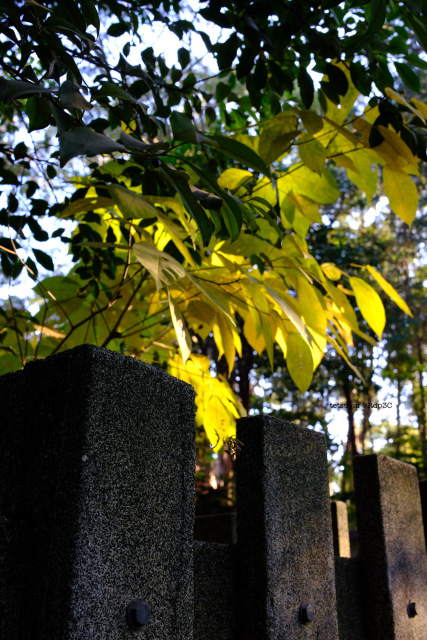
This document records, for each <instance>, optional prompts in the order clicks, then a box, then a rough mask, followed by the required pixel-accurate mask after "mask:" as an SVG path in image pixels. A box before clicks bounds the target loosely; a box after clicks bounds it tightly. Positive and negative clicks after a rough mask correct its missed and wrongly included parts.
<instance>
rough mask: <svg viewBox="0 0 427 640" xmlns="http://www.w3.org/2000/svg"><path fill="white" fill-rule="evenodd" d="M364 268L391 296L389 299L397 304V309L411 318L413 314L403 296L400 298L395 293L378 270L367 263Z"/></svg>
mask: <svg viewBox="0 0 427 640" xmlns="http://www.w3.org/2000/svg"><path fill="white" fill-rule="evenodd" d="M366 268H367V270H368V271H369V273H370V274H371V275H372V276H373V277H374V278H375V280H376V281H377V282H378V284H379V285H380V287H382V288H383V290H384V291H385V292H386V294H387V295H388V297H389V298H391V300H393V302H395V303H396V304H397V306H398V307H399V309H402V311H404V312H405V313H407V314H408V316H411V318H413V315H412V313H411V310H410V308H409V307H408V305H407V304H406V302H405V301H404V300H403V298H401V297H400V295H399V294H398V293H397V291H396V289H395V288H394V287H392V285H391V284H390V283H389V282H387V280H386V279H385V278H383V276H382V275H381V274H380V273H378V271H377V270H376V269H374V267H371V266H370V265H369V264H368V265H367V267H366Z"/></svg>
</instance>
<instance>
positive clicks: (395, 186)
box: [383, 167, 418, 226]
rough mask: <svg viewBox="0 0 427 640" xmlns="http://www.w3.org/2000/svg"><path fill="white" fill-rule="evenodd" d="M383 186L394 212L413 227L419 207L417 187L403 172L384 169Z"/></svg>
mask: <svg viewBox="0 0 427 640" xmlns="http://www.w3.org/2000/svg"><path fill="white" fill-rule="evenodd" d="M383 185H384V193H385V194H386V196H387V198H388V200H389V202H390V207H391V209H392V211H394V213H395V214H396V215H398V216H399V218H400V219H401V220H403V221H404V222H406V224H407V225H408V226H411V224H412V222H413V220H414V218H415V214H416V212H417V206H418V192H417V187H416V186H415V184H414V182H413V181H412V179H411V177H410V176H408V175H407V174H406V173H404V172H403V171H398V170H394V169H391V168H390V167H384V169H383Z"/></svg>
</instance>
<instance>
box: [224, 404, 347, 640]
mask: <svg viewBox="0 0 427 640" xmlns="http://www.w3.org/2000/svg"><path fill="white" fill-rule="evenodd" d="M237 438H238V439H239V440H241V442H242V443H243V445H244V446H243V448H242V452H241V453H240V455H239V456H238V457H237V460H236V471H237V541H238V543H237V546H238V554H239V555H238V557H239V565H238V567H239V590H238V596H239V625H238V630H239V640H338V627H337V614H336V600H335V569H334V555H333V542H332V525H331V508H330V500H329V485H328V465H327V458H326V441H325V438H324V436H323V435H322V434H320V433H316V432H315V431H312V430H310V429H306V428H304V427H300V426H296V425H294V424H291V423H289V422H284V421H282V420H278V419H275V418H273V417H270V416H256V417H253V418H243V419H241V420H239V421H238V425H237ZM304 604H311V605H312V606H314V607H315V609H316V614H315V617H314V620H312V621H311V622H308V623H306V624H304V623H303V622H301V621H300V619H299V608H300V606H301V605H304Z"/></svg>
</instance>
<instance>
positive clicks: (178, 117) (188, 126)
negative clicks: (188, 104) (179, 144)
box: [171, 111, 207, 144]
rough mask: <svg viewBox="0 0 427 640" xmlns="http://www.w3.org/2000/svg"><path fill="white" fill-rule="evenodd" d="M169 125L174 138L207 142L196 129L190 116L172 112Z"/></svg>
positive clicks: (191, 141) (193, 141) (192, 141)
mask: <svg viewBox="0 0 427 640" xmlns="http://www.w3.org/2000/svg"><path fill="white" fill-rule="evenodd" d="M171 126H172V133H173V137H174V140H182V141H183V142H190V143H193V144H195V143H201V142H207V138H206V137H205V136H203V135H202V134H200V133H198V132H197V131H196V127H195V126H194V124H193V123H192V122H191V120H190V118H188V117H187V116H186V115H184V114H183V113H179V112H178V111H173V112H172V115H171Z"/></svg>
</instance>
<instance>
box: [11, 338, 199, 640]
mask: <svg viewBox="0 0 427 640" xmlns="http://www.w3.org/2000/svg"><path fill="white" fill-rule="evenodd" d="M0 398H1V407H2V433H1V445H0V515H1V521H0V524H1V529H0V603H1V605H0V607H1V611H0V638H2V640H125V639H126V638H129V639H131V638H141V639H144V640H154V639H155V640H191V638H192V628H193V596H192V594H193V568H192V556H193V526H194V463H195V460H194V392H193V389H192V388H191V387H190V386H188V385H187V384H185V383H183V382H180V381H178V380H176V379H174V378H172V377H171V376H169V375H167V374H166V373H164V372H162V371H160V370H158V369H155V368H153V367H150V366H148V365H146V364H143V363H142V362H139V361H138V360H136V359H134V358H130V357H124V356H121V355H119V354H117V353H114V352H112V351H108V350H106V349H102V348H98V347H94V346H91V345H83V346H81V347H77V348H75V349H72V350H70V351H66V352H64V353H61V354H59V355H56V356H53V357H51V358H47V359H45V360H40V361H36V362H33V363H30V364H28V365H27V366H26V367H25V369H24V370H23V371H19V372H17V373H13V374H8V375H6V376H3V377H2V378H1V379H0ZM133 598H142V599H144V600H145V601H146V602H147V604H148V605H149V607H150V608H151V618H150V620H149V622H148V624H146V625H145V626H143V627H141V629H140V630H137V631H135V630H132V629H131V628H130V627H129V626H128V623H127V620H126V609H127V605H128V603H129V602H130V601H131V600H132V599H133Z"/></svg>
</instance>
